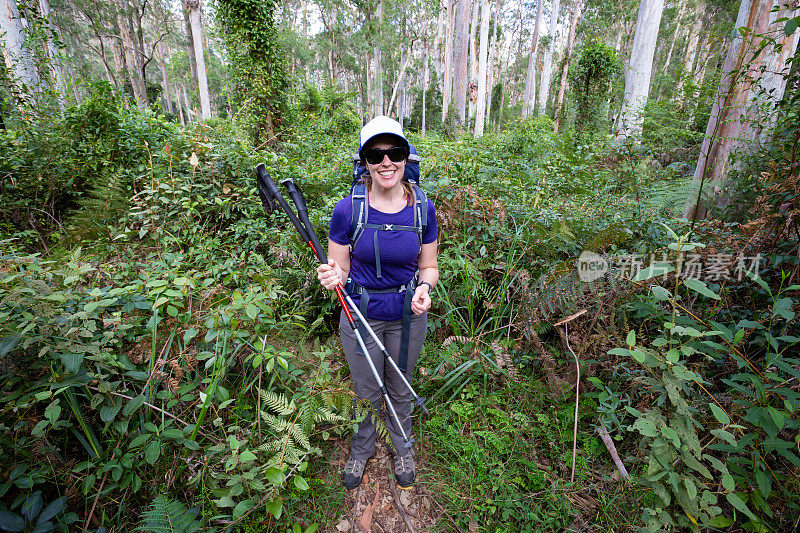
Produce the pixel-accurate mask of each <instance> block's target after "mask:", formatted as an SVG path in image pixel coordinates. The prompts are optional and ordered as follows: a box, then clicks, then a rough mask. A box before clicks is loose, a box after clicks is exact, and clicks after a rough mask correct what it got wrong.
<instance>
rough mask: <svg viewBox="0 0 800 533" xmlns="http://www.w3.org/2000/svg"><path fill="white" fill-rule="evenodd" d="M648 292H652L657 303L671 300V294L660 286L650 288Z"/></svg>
mask: <svg viewBox="0 0 800 533" xmlns="http://www.w3.org/2000/svg"><path fill="white" fill-rule="evenodd" d="M650 292H652V293H653V296H654V297H655V299H656V300H659V301H666V300H669V299H670V298H672V293H671V292H669V291H668V290H667V289H665V288H664V287H662V286H660V285H653V286H652V287H650Z"/></svg>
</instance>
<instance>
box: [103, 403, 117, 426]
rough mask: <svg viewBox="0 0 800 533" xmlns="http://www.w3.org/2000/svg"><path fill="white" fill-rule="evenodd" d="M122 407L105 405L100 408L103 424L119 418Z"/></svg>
mask: <svg viewBox="0 0 800 533" xmlns="http://www.w3.org/2000/svg"><path fill="white" fill-rule="evenodd" d="M120 409H122V405H104V406H103V407H101V408H100V420H102V421H103V422H111V421H112V420H114V417H116V416H117V413H119V410H120Z"/></svg>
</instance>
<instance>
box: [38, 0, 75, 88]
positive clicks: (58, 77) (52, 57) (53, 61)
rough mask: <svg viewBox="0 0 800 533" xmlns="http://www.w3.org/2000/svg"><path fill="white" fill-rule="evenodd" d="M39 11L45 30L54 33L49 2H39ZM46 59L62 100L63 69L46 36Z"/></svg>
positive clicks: (65, 85) (53, 45)
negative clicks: (44, 23) (45, 26)
mask: <svg viewBox="0 0 800 533" xmlns="http://www.w3.org/2000/svg"><path fill="white" fill-rule="evenodd" d="M39 11H40V14H41V15H42V18H43V19H44V20H45V21H46V24H47V29H48V30H49V31H50V32H51V33H55V29H54V28H53V23H52V21H51V20H50V2H49V1H48V0H39ZM47 58H48V60H49V62H50V65H49V67H50V71H51V72H52V76H53V82H54V86H55V88H56V90H57V91H58V93H59V95H61V97H62V98H64V97H66V96H67V92H68V91H67V84H66V83H65V82H64V69H63V68H62V67H61V58H60V57H59V54H58V50H57V49H56V46H55V44H54V43H53V40H52V39H51V38H50V36H49V35H48V36H47Z"/></svg>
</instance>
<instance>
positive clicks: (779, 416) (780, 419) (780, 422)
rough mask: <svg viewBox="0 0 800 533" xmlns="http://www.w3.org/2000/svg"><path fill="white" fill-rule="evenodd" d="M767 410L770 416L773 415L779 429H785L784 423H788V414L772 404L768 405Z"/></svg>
mask: <svg viewBox="0 0 800 533" xmlns="http://www.w3.org/2000/svg"><path fill="white" fill-rule="evenodd" d="M767 412H768V413H769V416H771V417H772V420H773V421H774V422H775V425H776V426H778V429H783V426H784V424H785V423H786V416H784V414H783V413H782V412H780V411H778V410H777V409H775V408H774V407H772V406H771V405H770V406H768V407H767Z"/></svg>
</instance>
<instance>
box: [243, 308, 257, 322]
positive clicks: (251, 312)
mask: <svg viewBox="0 0 800 533" xmlns="http://www.w3.org/2000/svg"><path fill="white" fill-rule="evenodd" d="M244 312H245V313H246V314H247V316H248V317H250V320H255V319H256V317H257V316H258V307H257V306H255V305H253V304H247V305H246V306H245V308H244Z"/></svg>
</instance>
